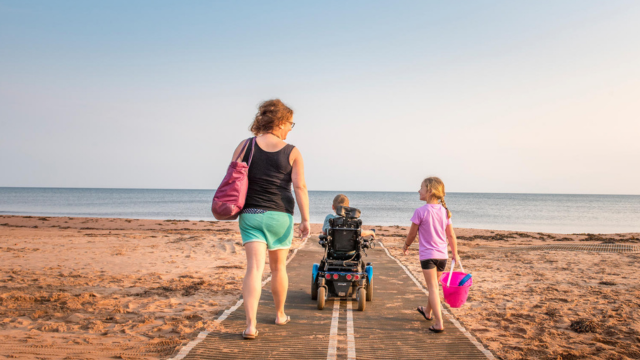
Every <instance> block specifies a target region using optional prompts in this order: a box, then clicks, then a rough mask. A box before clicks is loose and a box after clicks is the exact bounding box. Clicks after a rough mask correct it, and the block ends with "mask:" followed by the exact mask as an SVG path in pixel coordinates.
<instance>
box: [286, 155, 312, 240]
mask: <svg viewBox="0 0 640 360" xmlns="http://www.w3.org/2000/svg"><path fill="white" fill-rule="evenodd" d="M291 157H292V158H293V162H292V164H291V166H292V167H293V171H292V173H291V180H292V182H293V191H294V192H295V194H296V202H297V203H298V209H299V210H300V217H301V222H300V237H302V238H303V239H304V238H306V237H308V236H309V232H310V230H311V228H310V224H309V192H308V191H307V183H306V181H305V179H304V161H303V160H302V154H301V153H300V151H299V150H298V148H293V151H291Z"/></svg>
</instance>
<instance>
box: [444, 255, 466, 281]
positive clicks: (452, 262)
mask: <svg viewBox="0 0 640 360" xmlns="http://www.w3.org/2000/svg"><path fill="white" fill-rule="evenodd" d="M455 265H456V260H455V259H451V270H449V280H447V287H449V286H450V284H451V275H453V267H454V266H455ZM458 265H460V270H462V272H464V269H463V268H462V261H460V264H458Z"/></svg>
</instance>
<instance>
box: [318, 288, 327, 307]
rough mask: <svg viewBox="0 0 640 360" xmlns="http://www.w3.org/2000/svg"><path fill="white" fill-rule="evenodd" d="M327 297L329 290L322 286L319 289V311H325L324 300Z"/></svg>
mask: <svg viewBox="0 0 640 360" xmlns="http://www.w3.org/2000/svg"><path fill="white" fill-rule="evenodd" d="M326 297H327V289H326V288H325V287H324V286H322V287H319V288H318V310H322V309H324V300H325V299H326Z"/></svg>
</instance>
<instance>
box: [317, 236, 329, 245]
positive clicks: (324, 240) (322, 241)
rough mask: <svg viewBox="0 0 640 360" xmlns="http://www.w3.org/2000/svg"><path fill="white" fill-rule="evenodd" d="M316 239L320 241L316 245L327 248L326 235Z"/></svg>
mask: <svg viewBox="0 0 640 360" xmlns="http://www.w3.org/2000/svg"><path fill="white" fill-rule="evenodd" d="M318 238H319V239H320V241H318V244H320V246H322V247H327V235H320V236H318Z"/></svg>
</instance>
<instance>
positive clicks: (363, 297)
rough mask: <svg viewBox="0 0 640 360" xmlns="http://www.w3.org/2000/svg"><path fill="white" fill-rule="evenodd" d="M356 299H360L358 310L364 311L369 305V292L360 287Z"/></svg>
mask: <svg viewBox="0 0 640 360" xmlns="http://www.w3.org/2000/svg"><path fill="white" fill-rule="evenodd" d="M356 299H358V310H359V311H364V308H365V307H366V306H367V294H366V291H365V289H364V288H359V289H358V293H357V294H356Z"/></svg>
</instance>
